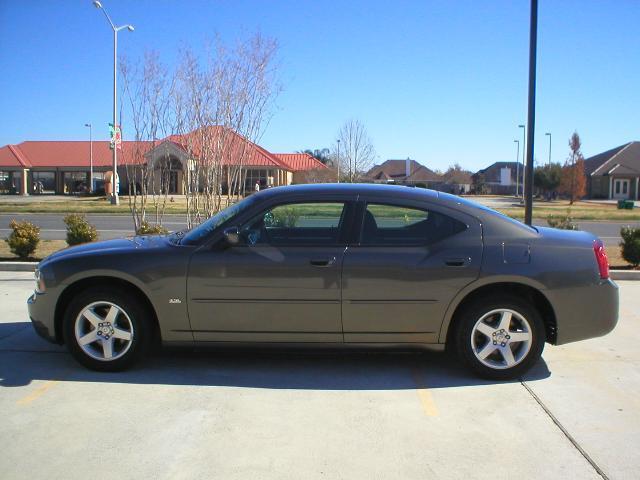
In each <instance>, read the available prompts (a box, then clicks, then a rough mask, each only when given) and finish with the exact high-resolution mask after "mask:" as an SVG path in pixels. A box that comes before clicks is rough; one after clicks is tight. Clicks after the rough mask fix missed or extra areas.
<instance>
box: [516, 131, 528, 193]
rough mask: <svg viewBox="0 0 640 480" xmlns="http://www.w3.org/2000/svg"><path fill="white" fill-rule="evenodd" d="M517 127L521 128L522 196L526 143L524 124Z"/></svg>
mask: <svg viewBox="0 0 640 480" xmlns="http://www.w3.org/2000/svg"><path fill="white" fill-rule="evenodd" d="M518 128H521V129H522V196H523V197H524V178H525V172H524V165H525V162H524V153H525V147H526V145H527V141H526V137H525V135H526V131H525V126H524V125H518ZM519 163H520V160H518V164H519Z"/></svg>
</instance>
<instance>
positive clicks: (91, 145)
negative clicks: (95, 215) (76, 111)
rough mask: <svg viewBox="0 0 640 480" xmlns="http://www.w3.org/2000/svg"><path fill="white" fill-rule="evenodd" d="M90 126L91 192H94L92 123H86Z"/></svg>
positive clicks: (86, 125)
mask: <svg viewBox="0 0 640 480" xmlns="http://www.w3.org/2000/svg"><path fill="white" fill-rule="evenodd" d="M84 126H85V127H89V193H93V132H92V126H91V124H90V123H85V124H84Z"/></svg>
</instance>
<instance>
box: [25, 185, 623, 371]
mask: <svg viewBox="0 0 640 480" xmlns="http://www.w3.org/2000/svg"><path fill="white" fill-rule="evenodd" d="M28 304H29V315H30V317H31V320H32V322H33V325H34V327H35V329H36V331H37V332H38V333H39V334H40V335H41V336H43V337H44V338H46V339H49V340H51V341H53V342H56V343H60V344H62V343H64V344H66V345H67V348H68V349H69V351H70V352H71V353H72V355H73V356H74V357H75V358H76V359H77V360H78V361H79V362H80V363H81V364H83V365H84V366H86V367H88V368H91V369H95V370H106V371H114V370H121V369H123V368H125V367H128V366H130V365H131V364H132V363H133V362H134V361H135V360H136V359H137V358H139V357H140V356H141V355H142V354H143V353H144V352H145V351H146V350H147V349H148V348H149V347H150V346H151V345H152V344H153V343H159V342H162V343H163V344H167V345H168V344H171V345H196V344H197V345H218V346H219V345H243V346H247V344H259V345H272V346H276V345H279V346H284V345H289V346H292V345H298V346H301V345H304V346H309V347H313V346H316V347H318V346H321V345H323V346H344V347H356V346H360V347H367V348H371V347H374V346H393V347H397V348H407V347H411V348H415V347H419V348H431V349H441V350H442V349H444V348H445V347H446V348H447V349H450V350H452V351H455V352H456V353H457V355H458V356H459V358H460V359H461V360H462V361H463V362H464V363H465V364H466V365H467V366H468V367H470V368H471V369H472V370H473V371H474V372H475V373H477V374H479V375H481V376H484V377H488V378H493V379H506V378H513V377H517V376H519V375H521V374H522V373H523V372H525V371H526V370H527V369H529V368H530V367H531V366H532V365H533V364H534V363H535V362H536V361H537V360H538V358H539V357H540V355H541V354H542V349H543V347H544V344H545V342H549V343H552V344H555V345H559V344H564V343H568V342H575V341H577V340H583V339H586V338H593V337H597V336H600V335H604V334H606V333H608V332H610V331H611V330H612V329H613V328H614V326H615V325H616V322H617V318H618V288H617V286H616V284H615V283H614V282H613V281H612V280H611V279H610V278H609V267H608V262H607V256H606V253H605V251H604V247H603V244H602V242H601V241H600V240H599V239H597V238H596V237H594V236H593V235H591V234H589V233H586V232H576V231H562V230H554V229H550V228H531V227H528V226H526V225H523V224H522V223H520V222H517V221H515V220H512V219H510V218H507V217H505V216H503V215H501V214H499V213H497V212H495V211H493V210H490V209H488V208H485V207H482V206H480V205H478V204H475V203H473V202H469V201H467V200H463V199H461V198H459V197H456V196H452V195H448V194H443V193H438V192H434V191H430V190H424V189H419V188H407V187H398V186H388V185H358V184H353V185H345V184H342V185H340V184H338V185H336V184H332V185H304V186H293V187H280V188H272V189H267V190H264V191H261V192H259V193H256V194H254V195H251V196H250V197H248V198H246V199H245V200H243V201H241V202H239V203H236V204H234V205H232V206H230V207H229V208H227V209H225V210H223V211H221V212H219V213H218V214H217V215H215V216H214V217H212V218H210V219H209V220H207V221H206V222H204V223H202V224H201V225H200V226H198V227H196V228H194V229H192V230H190V231H188V232H176V233H173V234H170V235H161V236H139V237H133V238H127V239H119V240H108V241H103V242H96V243H89V244H85V245H81V246H77V247H72V248H68V249H66V250H62V251H60V252H57V253H54V254H53V255H51V256H49V257H47V258H46V259H44V260H43V261H42V262H41V263H40V264H39V265H38V268H37V270H36V289H35V292H34V294H33V295H32V296H31V297H30V298H29V300H28Z"/></svg>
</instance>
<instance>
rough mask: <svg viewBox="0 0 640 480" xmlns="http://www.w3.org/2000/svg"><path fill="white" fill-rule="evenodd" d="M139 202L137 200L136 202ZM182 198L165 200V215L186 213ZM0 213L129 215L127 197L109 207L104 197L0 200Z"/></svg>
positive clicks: (149, 207)
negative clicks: (24, 200)
mask: <svg viewBox="0 0 640 480" xmlns="http://www.w3.org/2000/svg"><path fill="white" fill-rule="evenodd" d="M138 201H139V200H138ZM153 211H154V207H153V205H152V203H151V198H149V199H148V202H147V212H153ZM186 212H187V205H186V201H185V200H184V197H182V196H180V197H174V201H173V202H172V201H170V200H167V204H166V207H165V213H186ZM0 213H65V214H66V213H121V214H123V215H130V210H129V197H126V196H121V197H120V205H111V203H109V200H107V198H106V197H87V198H73V199H68V200H57V199H56V200H42V201H38V200H33V201H29V202H15V201H14V202H11V201H6V200H2V199H0Z"/></svg>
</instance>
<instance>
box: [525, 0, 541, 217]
mask: <svg viewBox="0 0 640 480" xmlns="http://www.w3.org/2000/svg"><path fill="white" fill-rule="evenodd" d="M529 20H530V23H529V95H528V97H529V101H528V108H527V112H528V113H527V140H528V141H527V163H526V170H525V171H526V174H525V177H524V181H525V183H524V196H525V199H524V223H526V224H527V225H531V222H532V221H533V147H534V140H533V139H534V138H535V128H536V56H537V49H538V0H531V15H530V19H529Z"/></svg>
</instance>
